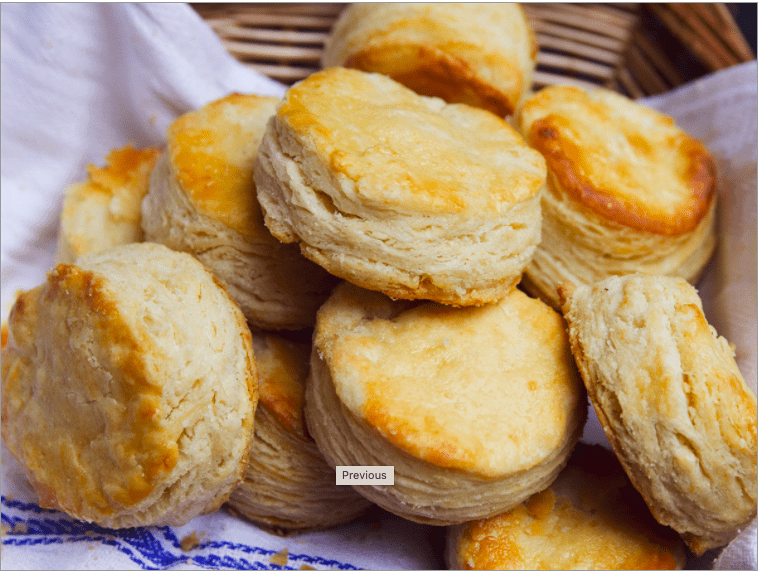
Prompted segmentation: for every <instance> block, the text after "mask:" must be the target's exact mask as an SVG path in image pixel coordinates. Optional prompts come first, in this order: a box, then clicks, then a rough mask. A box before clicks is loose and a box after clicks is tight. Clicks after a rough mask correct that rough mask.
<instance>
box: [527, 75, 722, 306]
mask: <svg viewBox="0 0 758 572" xmlns="http://www.w3.org/2000/svg"><path fill="white" fill-rule="evenodd" d="M517 125H518V128H519V130H520V131H521V133H522V135H523V136H524V138H525V139H526V140H527V141H528V142H529V144H530V145H532V146H533V147H534V148H535V149H537V150H538V151H540V153H542V154H543V155H544V157H545V159H546V161H547V168H548V185H547V191H546V192H545V193H544V194H543V196H542V216H543V229H542V242H541V243H540V245H539V247H538V249H537V251H536V252H535V254H534V258H533V260H532V262H531V264H530V265H529V267H528V268H527V270H526V273H525V276H524V286H525V288H526V289H527V290H528V291H529V292H530V293H532V294H534V295H539V296H540V297H542V298H543V299H544V300H545V301H547V302H549V303H550V304H552V305H553V306H554V307H558V304H559V300H558V294H557V288H558V286H559V285H560V284H562V283H563V282H564V281H569V282H573V283H574V284H576V285H577V286H579V285H588V284H592V283H593V282H595V281H597V280H602V279H603V278H606V277H608V276H614V275H623V274H630V273H633V272H642V273H646V274H661V275H667V276H679V277H681V278H684V279H686V280H688V281H690V282H693V283H694V282H695V281H696V280H697V278H698V277H699V276H700V274H701V272H702V270H703V268H704V267H705V265H706V263H707V262H708V260H709V258H710V257H711V255H712V253H713V250H714V247H715V243H716V238H715V237H716V235H715V210H716V187H715V180H716V174H715V167H714V162H713V158H712V157H711V155H710V154H709V152H708V150H707V149H706V148H705V147H704V146H703V145H702V143H700V142H699V141H697V140H696V139H693V138H692V137H690V136H689V135H687V134H686V133H685V132H684V131H683V130H682V129H680V128H679V127H678V126H677V125H676V124H675V123H674V121H673V119H671V118H670V117H668V116H665V115H663V114H661V113H659V112H657V111H655V110H653V109H650V108H647V107H645V106H643V105H642V104H639V103H637V102H635V101H633V100H631V99H629V98H627V97H624V96H623V95H620V94H617V93H615V92H612V91H610V90H605V89H600V88H598V89H594V90H589V91H588V90H583V89H580V88H576V87H572V86H552V87H547V88H545V89H542V90H540V91H539V92H537V93H536V94H534V95H533V96H531V97H530V98H529V99H528V100H527V101H526V102H525V103H524V105H523V107H522V108H521V110H520V112H519V113H518V117H517Z"/></svg>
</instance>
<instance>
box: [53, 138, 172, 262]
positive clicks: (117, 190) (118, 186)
mask: <svg viewBox="0 0 758 572" xmlns="http://www.w3.org/2000/svg"><path fill="white" fill-rule="evenodd" d="M159 155H160V149H155V148H148V149H134V148H133V147H131V146H126V147H123V148H121V149H113V150H112V151H111V152H110V153H108V155H107V157H106V158H105V162H106V164H105V166H104V167H97V166H96V165H87V179H86V180H85V181H81V182H78V183H74V184H72V185H69V186H68V187H66V189H65V191H64V198H63V210H62V211H61V220H60V224H59V230H58V243H57V249H56V253H55V261H56V263H64V264H73V263H74V261H75V260H76V257H77V256H79V255H80V254H87V253H90V252H99V251H101V250H105V249H107V248H110V247H112V246H117V245H119V244H129V243H130V242H141V241H142V225H141V221H142V216H141V214H140V204H141V202H142V197H144V196H145V193H147V189H148V183H149V181H150V173H151V172H152V170H153V166H154V165H155V161H156V160H157V158H158V156H159Z"/></svg>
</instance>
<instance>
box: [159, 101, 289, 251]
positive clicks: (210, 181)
mask: <svg viewBox="0 0 758 572" xmlns="http://www.w3.org/2000/svg"><path fill="white" fill-rule="evenodd" d="M278 102H279V99H278V98H276V97H263V96H258V95H245V94H239V93H234V94H231V95H229V96H227V97H224V98H222V99H219V100H216V101H213V102H211V103H209V104H207V105H205V106H204V107H202V108H200V109H199V110H197V111H193V112H190V113H186V114H184V115H182V116H181V117H179V118H178V119H176V120H175V121H174V122H173V123H172V124H171V125H170V126H169V128H168V130H167V132H166V140H167V148H168V152H169V157H170V160H171V166H172V170H173V171H174V173H175V176H176V177H177V179H178V181H179V183H180V184H181V185H182V187H183V188H184V190H185V191H186V193H187V196H188V197H189V198H190V200H191V201H192V203H193V204H194V205H195V207H196V208H197V209H198V210H199V211H201V212H202V213H204V214H206V215H207V216H209V217H211V218H214V219H216V220H218V221H220V222H222V223H224V224H225V225H226V226H228V227H230V228H232V229H234V230H236V231H237V232H239V233H241V234H243V235H245V236H248V237H255V236H256V235H257V234H258V232H261V231H262V228H261V227H262V223H260V224H259V223H258V222H257V221H258V219H259V218H260V206H259V205H258V201H257V199H256V196H255V183H254V182H253V163H254V162H255V157H256V155H257V153H258V146H259V145H260V142H261V139H262V138H263V133H264V131H265V129H266V122H267V121H268V119H269V118H270V117H271V116H272V115H273V114H274V110H275V108H276V105H277V103H278Z"/></svg>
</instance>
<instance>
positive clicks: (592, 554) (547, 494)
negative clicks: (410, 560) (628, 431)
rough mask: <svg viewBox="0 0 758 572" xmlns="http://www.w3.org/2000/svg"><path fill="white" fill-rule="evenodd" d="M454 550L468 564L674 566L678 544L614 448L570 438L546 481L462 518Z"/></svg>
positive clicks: (678, 561) (679, 556)
mask: <svg viewBox="0 0 758 572" xmlns="http://www.w3.org/2000/svg"><path fill="white" fill-rule="evenodd" d="M457 550H458V554H457V558H458V561H459V562H460V564H461V565H462V566H463V567H464V568H466V569H474V570H674V569H677V568H680V567H681V566H682V565H683V564H684V547H683V544H682V542H681V540H680V539H679V536H678V535H677V534H676V533H675V532H674V531H673V530H671V529H670V528H668V527H664V526H662V525H660V524H658V523H657V522H656V521H655V519H654V518H653V516H652V515H651V514H650V511H649V510H648V508H647V505H646V504H645V502H644V501H643V499H642V497H641V496H640V495H639V493H638V492H637V491H636V490H635V489H634V487H633V486H632V484H631V483H630V482H629V479H628V478H627V477H626V474H625V473H624V471H623V469H622V468H621V465H620V464H619V463H618V461H617V460H616V458H615V457H614V455H613V453H611V452H610V451H609V450H607V449H604V448H602V447H600V446H599V445H592V446H588V445H583V444H582V443H580V444H579V445H578V446H577V449H576V451H575V452H574V455H573V456H572V458H571V459H570V461H569V464H568V466H567V467H566V469H564V471H563V472H562V473H561V474H560V475H559V477H558V479H557V480H556V481H555V482H554V483H553V484H552V485H551V486H550V488H548V489H546V490H544V491H542V492H539V493H537V494H535V495H532V497H530V498H529V499H528V500H527V501H526V502H524V503H522V504H521V505H519V506H517V507H516V508H514V509H512V510H510V511H508V512H505V513H503V514H500V515H497V516H494V517H491V518H487V519H483V520H479V521H474V522H471V523H468V524H466V525H463V527H462V529H461V533H460V536H459V538H458V545H457Z"/></svg>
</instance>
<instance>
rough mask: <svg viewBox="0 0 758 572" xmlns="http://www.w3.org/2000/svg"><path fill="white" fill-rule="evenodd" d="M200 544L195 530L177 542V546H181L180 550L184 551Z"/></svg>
mask: <svg viewBox="0 0 758 572" xmlns="http://www.w3.org/2000/svg"><path fill="white" fill-rule="evenodd" d="M198 544H200V539H199V538H198V537H197V532H194V531H193V532H192V534H188V535H187V536H185V537H184V538H182V540H181V541H180V542H179V546H181V548H182V550H183V551H184V552H189V551H190V550H192V549H193V548H195V546H197V545H198Z"/></svg>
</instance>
